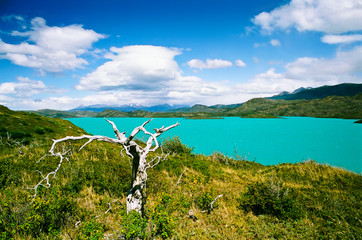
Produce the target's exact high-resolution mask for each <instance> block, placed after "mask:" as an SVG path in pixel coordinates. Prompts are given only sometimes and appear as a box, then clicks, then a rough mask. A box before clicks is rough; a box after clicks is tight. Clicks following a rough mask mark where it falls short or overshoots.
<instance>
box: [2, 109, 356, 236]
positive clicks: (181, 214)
mask: <svg viewBox="0 0 362 240" xmlns="http://www.w3.org/2000/svg"><path fill="white" fill-rule="evenodd" d="M5 112H7V113H4V111H1V113H2V114H4V115H6V114H7V115H6V118H5V120H6V119H10V120H11V121H12V123H15V122H16V121H20V120H22V121H25V120H26V121H27V122H31V124H32V126H41V127H45V126H53V127H54V126H57V127H56V128H53V129H54V132H46V133H44V134H40V135H39V134H37V133H36V132H34V128H31V127H26V126H27V125H26V126H25V127H24V128H23V129H22V130H21V131H24V132H25V133H26V132H28V133H29V134H30V135H31V138H30V139H29V142H28V143H27V145H25V146H24V147H23V148H22V149H21V151H19V148H20V147H19V146H18V145H16V144H12V143H11V142H9V144H8V142H7V140H6V139H4V138H3V139H2V140H1V143H0V144H1V145H0V210H1V211H0V239H1V238H4V239H7V238H12V237H13V238H16V239H32V238H33V239H57V238H59V239H70V238H72V239H89V238H90V237H91V236H93V237H94V238H93V239H97V237H101V236H102V235H105V234H112V235H109V236H110V238H112V237H113V238H114V237H116V236H119V235H120V234H121V232H124V233H128V234H130V233H131V232H133V231H134V232H137V231H140V226H142V223H145V224H144V225H145V229H141V230H143V232H144V233H145V238H151V237H152V238H156V239H161V238H167V237H172V238H174V239H212V238H214V239H253V238H254V239H266V238H269V239H273V238H274V239H281V238H285V239H311V238H315V239H337V238H339V239H361V236H362V223H361V219H362V211H361V209H362V206H361V203H362V176H361V175H358V174H354V173H351V172H348V171H345V170H342V169H337V168H332V167H329V166H325V165H319V164H317V163H315V162H313V161H309V162H305V163H299V164H281V165H275V166H262V165H260V164H257V163H253V162H249V161H243V160H238V161H236V160H233V159H230V158H227V157H225V156H223V155H221V154H217V153H215V154H213V155H212V156H203V155H193V154H192V153H190V151H189V149H188V148H187V147H186V146H184V145H182V144H181V143H179V142H178V141H176V140H172V141H166V143H165V145H164V147H165V148H166V149H168V150H170V151H174V152H175V153H174V154H172V155H171V156H169V157H168V160H167V161H162V162H161V163H160V164H159V165H157V166H156V167H155V168H154V169H150V171H149V172H148V176H149V181H148V187H147V194H148V197H147V205H146V217H145V218H144V219H143V220H142V219H138V221H137V217H136V216H126V214H125V204H126V203H125V196H126V194H127V190H128V185H129V174H130V166H129V163H128V159H126V157H125V156H124V155H122V154H121V148H120V147H119V146H115V145H111V144H107V143H101V142H99V143H98V142H97V143H96V142H95V143H92V144H90V145H88V146H87V148H86V149H83V150H82V151H81V152H77V151H74V152H73V154H72V156H70V161H69V162H66V161H65V162H64V163H63V166H62V168H61V170H60V171H59V172H58V174H57V176H56V179H54V180H53V183H52V186H51V187H50V188H49V189H45V188H43V189H42V190H41V191H40V193H39V195H38V197H37V198H36V199H35V201H34V203H33V204H30V202H31V195H32V194H33V192H32V191H31V190H29V189H27V187H29V186H34V185H35V184H36V183H37V182H38V181H39V180H40V179H41V176H40V174H39V173H38V172H37V171H41V172H42V173H47V172H50V171H52V170H54V169H55V168H56V166H57V164H58V161H59V159H56V158H53V157H52V158H50V157H46V158H44V159H42V160H41V161H40V162H39V163H37V161H38V160H39V159H40V158H41V157H42V156H44V155H45V154H46V152H47V150H48V149H49V145H50V144H51V141H50V137H54V136H55V137H63V136H64V135H66V134H72V135H79V134H81V133H82V130H80V129H78V128H76V127H74V126H73V125H71V124H70V123H69V122H67V121H61V120H59V122H58V120H54V119H49V118H43V117H40V118H39V117H38V116H35V115H29V114H24V113H14V112H9V111H5ZM53 121H55V123H54V122H53ZM1 123H2V124H3V125H10V124H4V122H3V119H2V121H1ZM16 123H20V122H16ZM42 124H44V126H43V125H42ZM46 124H49V125H46ZM17 125H19V124H17ZM19 126H20V125H19ZM9 129H10V128H9ZM11 130H12V131H15V130H16V128H14V129H11ZM120 130H121V129H120ZM49 135H53V136H49ZM42 139H47V140H42ZM72 146H75V147H77V146H78V147H79V146H80V143H74V144H73V145H72ZM66 147H70V145H67V146H66ZM150 157H152V156H150ZM236 158H237V157H236ZM180 176H181V177H180ZM178 180H180V181H179V182H180V184H178V185H177V182H178ZM248 189H249V194H246V193H248ZM251 190H253V191H254V193H253V194H250V191H251ZM219 194H223V196H222V197H221V198H219V199H218V200H217V202H216V204H215V208H214V209H213V211H211V212H210V213H207V212H202V211H203V210H205V208H206V207H207V205H208V204H209V203H210V202H211V201H212V200H213V199H214V198H215V197H216V196H217V195H219ZM265 196H267V197H265ZM245 200H247V201H245ZM109 203H111V206H112V209H111V210H110V211H108V212H107V213H105V212H106V211H107V210H108V209H109ZM247 203H253V204H254V205H252V206H250V204H249V205H248V204H247ZM248 209H249V210H248ZM258 209H259V210H258ZM190 210H191V212H192V215H194V216H196V217H197V220H193V219H191V218H190V217H189V212H190ZM256 210H258V211H256ZM260 210H261V212H260ZM269 210H272V211H269ZM79 221H81V222H80V223H79ZM77 222H78V227H75V225H76V223H77Z"/></svg>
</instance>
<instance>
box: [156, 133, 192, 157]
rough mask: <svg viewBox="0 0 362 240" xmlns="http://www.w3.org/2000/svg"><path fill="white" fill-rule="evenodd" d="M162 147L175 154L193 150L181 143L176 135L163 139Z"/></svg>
mask: <svg viewBox="0 0 362 240" xmlns="http://www.w3.org/2000/svg"><path fill="white" fill-rule="evenodd" d="M162 149H163V150H164V151H165V152H169V153H176V154H190V153H191V152H192V151H193V150H194V149H193V148H191V147H188V146H186V145H185V144H183V143H182V142H181V140H180V138H179V137H178V136H176V137H172V138H167V139H166V140H164V141H163V142H162Z"/></svg>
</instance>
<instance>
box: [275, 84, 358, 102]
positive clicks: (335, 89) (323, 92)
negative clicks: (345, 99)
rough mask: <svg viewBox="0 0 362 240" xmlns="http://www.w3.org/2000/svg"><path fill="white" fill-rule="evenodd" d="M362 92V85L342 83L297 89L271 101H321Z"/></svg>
mask: <svg viewBox="0 0 362 240" xmlns="http://www.w3.org/2000/svg"><path fill="white" fill-rule="evenodd" d="M361 92H362V84H357V83H342V84H338V85H334V86H322V87H318V88H309V89H297V90H296V91H294V92H293V93H288V92H283V93H281V94H278V95H276V96H273V97H270V99H284V100H297V99H321V98H325V97H328V96H354V95H356V94H358V93H361Z"/></svg>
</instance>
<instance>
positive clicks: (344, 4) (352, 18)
mask: <svg viewBox="0 0 362 240" xmlns="http://www.w3.org/2000/svg"><path fill="white" fill-rule="evenodd" d="M253 22H254V24H256V25H259V26H260V27H261V28H262V30H264V31H266V32H272V31H274V30H277V29H281V30H287V29H290V28H296V29H297V30H298V31H300V32H302V31H317V32H323V33H328V34H342V33H347V32H352V31H360V30H362V3H361V1H360V0H343V1H340V0H291V2H290V3H289V4H286V5H283V6H281V7H279V8H276V9H274V10H272V11H271V12H262V13H260V14H258V15H257V16H255V17H254V18H253Z"/></svg>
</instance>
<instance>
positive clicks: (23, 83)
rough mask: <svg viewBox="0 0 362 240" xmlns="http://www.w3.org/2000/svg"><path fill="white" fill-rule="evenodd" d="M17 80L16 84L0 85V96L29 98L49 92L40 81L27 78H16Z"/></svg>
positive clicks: (5, 83)
mask: <svg viewBox="0 0 362 240" xmlns="http://www.w3.org/2000/svg"><path fill="white" fill-rule="evenodd" d="M17 80H18V81H17V82H4V83H1V84H0V95H14V96H17V97H29V96H32V95H34V94H39V93H43V92H46V91H48V90H49V89H48V88H47V87H46V86H45V84H44V83H43V82H42V81H38V80H31V79H29V78H27V77H18V78H17Z"/></svg>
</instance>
